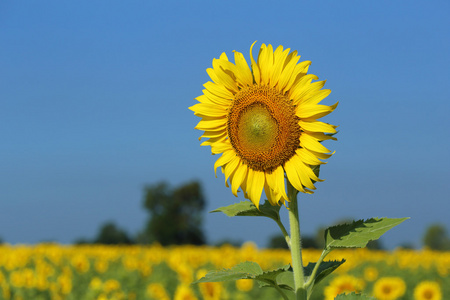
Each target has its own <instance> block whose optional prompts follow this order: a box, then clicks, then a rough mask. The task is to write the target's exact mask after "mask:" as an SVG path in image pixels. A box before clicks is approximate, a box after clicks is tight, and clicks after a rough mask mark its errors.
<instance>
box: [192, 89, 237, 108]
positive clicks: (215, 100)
mask: <svg viewBox="0 0 450 300" xmlns="http://www.w3.org/2000/svg"><path fill="white" fill-rule="evenodd" d="M203 94H204V96H206V97H207V98H208V100H209V101H210V102H212V103H214V104H218V105H221V106H223V107H229V106H230V105H231V98H222V97H220V96H217V95H214V94H213V93H211V92H210V91H208V90H206V89H205V90H203ZM200 97H201V96H200ZM198 98H199V97H197V98H195V99H197V100H199V99H198ZM202 100H203V98H202ZM199 101H200V100H199ZM200 102H203V101H200Z"/></svg>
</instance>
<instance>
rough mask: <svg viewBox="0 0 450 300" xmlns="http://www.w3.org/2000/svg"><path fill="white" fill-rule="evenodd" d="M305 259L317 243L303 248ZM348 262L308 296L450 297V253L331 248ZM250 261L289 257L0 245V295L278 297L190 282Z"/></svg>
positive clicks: (252, 287)
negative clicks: (344, 293) (207, 274)
mask: <svg viewBox="0 0 450 300" xmlns="http://www.w3.org/2000/svg"><path fill="white" fill-rule="evenodd" d="M303 256H304V257H303V259H304V261H305V263H307V262H309V261H316V260H317V259H318V257H319V256H320V251H318V250H308V249H307V250H305V251H304V254H303ZM342 258H345V259H346V262H345V263H344V264H343V265H342V266H341V267H339V268H338V269H337V270H336V271H335V273H334V275H333V276H330V277H331V278H329V279H328V278H327V279H326V280H325V281H323V282H322V283H320V285H319V287H318V289H317V290H315V292H314V293H313V296H312V299H314V300H315V299H317V300H318V299H334V297H335V296H336V295H337V294H339V293H342V292H346V291H352V290H354V291H361V292H364V293H367V294H370V295H372V296H375V297H376V298H377V299H381V300H382V299H420V300H425V299H432V300H435V299H450V252H433V251H429V250H395V251H392V252H385V251H372V250H366V249H359V250H341V251H334V252H332V253H331V254H330V255H329V256H328V257H327V259H330V260H331V259H342ZM243 261H255V262H257V263H259V264H260V265H261V267H262V268H263V270H270V269H275V268H279V267H281V266H284V265H286V264H289V262H290V253H289V252H288V251H287V250H275V249H258V248H257V247H256V246H255V245H254V244H252V243H246V244H244V245H243V246H242V247H240V248H236V247H232V246H228V245H225V246H222V247H209V246H201V247H195V246H176V247H161V246H159V245H153V246H101V245H80V246H69V245H67V246H65V245H58V244H39V245H14V246H12V245H7V244H4V245H0V289H1V291H0V299H15V300H18V299H23V300H27V299H33V300H35V299H36V300H40V299H42V300H44V299H55V300H56V299H61V300H62V299H67V300H75V299H77V300H78V299H86V300H89V299H177V300H178V299H183V300H189V299H237V300H239V299H279V298H280V297H279V295H278V294H277V293H276V292H275V290H272V289H267V288H266V289H260V288H258V283H257V282H253V281H252V280H239V281H236V282H220V283H201V284H194V285H192V284H191V283H192V281H194V280H196V279H198V278H200V277H202V276H203V275H204V274H206V272H208V271H209V270H216V269H222V268H230V267H232V266H234V265H236V264H238V263H240V262H243Z"/></svg>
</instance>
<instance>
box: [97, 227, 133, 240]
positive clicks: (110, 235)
mask: <svg viewBox="0 0 450 300" xmlns="http://www.w3.org/2000/svg"><path fill="white" fill-rule="evenodd" d="M94 243H95V244H107V245H112V244H133V241H132V240H131V238H130V237H129V236H128V234H127V233H126V232H125V231H124V230H122V229H120V228H118V227H117V226H116V225H115V224H114V223H113V222H107V223H105V224H103V225H102V227H101V228H100V231H99V233H98V235H97V238H96V239H95V240H94Z"/></svg>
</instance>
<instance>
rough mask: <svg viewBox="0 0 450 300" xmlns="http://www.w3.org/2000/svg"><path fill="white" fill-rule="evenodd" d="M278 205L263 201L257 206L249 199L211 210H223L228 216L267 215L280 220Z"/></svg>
mask: <svg viewBox="0 0 450 300" xmlns="http://www.w3.org/2000/svg"><path fill="white" fill-rule="evenodd" d="M279 211H280V206H278V205H276V206H272V205H271V204H270V203H269V201H267V200H266V201H265V202H264V204H263V205H261V206H260V207H259V209H258V208H256V206H255V205H254V204H253V203H252V202H250V201H241V202H239V203H235V204H231V205H228V206H223V207H219V208H218V209H215V210H213V211H211V212H212V213H213V212H223V213H224V214H226V215H227V216H229V217H235V216H250V217H267V218H271V219H273V220H275V221H278V220H280V214H279Z"/></svg>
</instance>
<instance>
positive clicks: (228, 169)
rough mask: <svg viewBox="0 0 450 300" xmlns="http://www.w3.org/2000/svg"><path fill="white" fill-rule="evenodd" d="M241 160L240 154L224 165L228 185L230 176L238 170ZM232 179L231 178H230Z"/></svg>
mask: <svg viewBox="0 0 450 300" xmlns="http://www.w3.org/2000/svg"><path fill="white" fill-rule="evenodd" d="M240 162H241V159H240V158H239V156H237V155H236V156H235V157H233V159H232V160H230V161H229V162H228V163H227V164H226V165H225V167H224V174H225V184H226V185H227V186H228V184H227V183H228V178H230V176H232V174H233V173H234V171H236V168H237V167H238V166H239V163H240ZM230 181H231V180H230Z"/></svg>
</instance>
